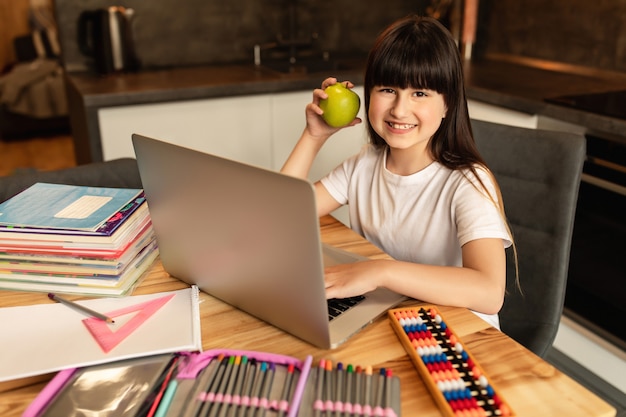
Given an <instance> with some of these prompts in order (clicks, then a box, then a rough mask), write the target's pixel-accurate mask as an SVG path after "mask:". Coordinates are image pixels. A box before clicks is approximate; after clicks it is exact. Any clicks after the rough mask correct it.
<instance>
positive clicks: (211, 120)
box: [98, 87, 367, 224]
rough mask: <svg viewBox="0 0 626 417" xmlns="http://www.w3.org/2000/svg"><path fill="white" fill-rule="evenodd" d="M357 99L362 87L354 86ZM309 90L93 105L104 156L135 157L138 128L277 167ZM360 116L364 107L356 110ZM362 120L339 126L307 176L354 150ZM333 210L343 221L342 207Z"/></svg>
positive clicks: (362, 132) (360, 140) (294, 136)
mask: <svg viewBox="0 0 626 417" xmlns="http://www.w3.org/2000/svg"><path fill="white" fill-rule="evenodd" d="M354 90H355V91H356V93H357V94H359V96H360V97H361V100H363V87H355V89H354ZM312 94H313V93H312V91H296V92H288V93H279V94H260V95H249V96H241V97H228V98H214V99H205V100H193V101H181V102H167V103H157V104H139V105H132V106H121V107H109V108H103V109H100V110H99V111H98V120H99V124H100V136H101V141H102V154H103V158H104V160H105V161H107V160H111V159H116V158H122V157H133V158H134V157H135V153H134V151H133V147H132V142H131V135H132V134H133V133H139V134H143V135H146V136H151V137H154V138H157V139H161V140H164V141H167V142H171V143H175V144H177V145H181V146H185V147H188V148H191V149H195V150H198V151H202V152H208V153H212V154H215V155H219V156H223V157H226V158H230V159H234V160H237V161H241V162H245V163H248V164H252V165H257V166H261V167H263V168H269V169H273V170H276V171H278V170H280V168H281V167H282V165H283V164H284V162H285V160H286V159H287V157H288V156H289V153H290V152H291V150H292V149H293V147H294V145H295V144H296V141H297V140H298V139H299V138H300V135H301V133H302V130H303V129H304V126H305V123H306V121H305V116H304V110H305V106H306V105H307V103H309V102H310V101H311V99H312ZM359 117H361V118H362V119H363V120H365V118H364V111H363V109H361V110H360V111H359ZM366 138H367V132H366V128H365V123H362V124H360V125H358V126H354V127H350V128H346V129H343V130H342V131H340V132H338V133H337V134H335V135H334V136H333V137H332V138H331V139H330V140H329V141H328V142H327V143H326V144H325V146H324V147H323V148H322V150H321V151H320V154H319V155H318V157H317V159H316V160H315V163H314V165H313V167H312V168H311V175H310V176H309V179H310V180H311V181H316V180H318V179H320V178H321V177H322V176H323V175H325V174H326V173H328V172H329V171H330V170H332V169H333V168H335V167H336V166H337V165H339V164H340V163H341V162H342V161H343V160H344V159H346V158H347V157H349V156H351V155H353V154H355V153H357V152H358V151H359V149H360V148H361V147H362V146H363V144H365V143H366V141H367V139H366ZM333 215H335V217H337V218H338V219H339V220H340V221H342V222H344V223H345V224H348V212H347V208H341V209H339V210H338V211H336V212H334V213H333Z"/></svg>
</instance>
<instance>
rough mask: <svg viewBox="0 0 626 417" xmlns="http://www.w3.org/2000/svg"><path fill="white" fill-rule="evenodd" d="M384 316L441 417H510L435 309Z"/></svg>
mask: <svg viewBox="0 0 626 417" xmlns="http://www.w3.org/2000/svg"><path fill="white" fill-rule="evenodd" d="M388 316H389V319H390V321H391V325H392V327H393V329H394V330H395V332H396V334H397V335H398V338H399V339H400V341H401V343H402V345H403V346H404V348H405V350H406V351H407V353H408V354H409V356H410V358H411V360H412V361H413V363H414V365H415V367H416V368H417V370H418V371H419V373H420V375H421V376H422V379H423V380H424V383H425V384H426V386H427V388H428V389H429V390H430V392H431V394H432V395H433V397H434V399H435V401H436V402H437V405H438V406H439V408H440V409H441V411H442V413H443V414H444V415H445V416H448V417H456V416H459V415H463V416H465V415H467V416H470V415H471V416H474V415H475V416H485V417H492V416H513V412H512V410H511V408H510V407H509V405H508V404H507V403H506V402H505V401H504V400H503V399H502V397H501V396H500V394H499V391H497V390H496V389H495V387H494V385H493V383H492V382H491V381H489V380H488V378H487V376H486V374H485V372H484V371H483V370H482V368H481V367H480V366H479V364H478V362H477V361H476V360H475V359H474V357H472V355H471V354H470V352H469V351H468V350H467V348H466V346H465V345H464V344H463V342H462V341H461V339H460V338H459V337H458V336H457V335H456V334H455V333H454V331H453V330H452V329H451V328H450V327H449V326H448V325H447V324H446V321H445V320H444V318H443V316H442V315H441V314H440V313H439V311H438V310H437V308H436V307H433V306H423V307H416V308H397V309H392V310H389V311H388Z"/></svg>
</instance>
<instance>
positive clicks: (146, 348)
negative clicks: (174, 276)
mask: <svg viewBox="0 0 626 417" xmlns="http://www.w3.org/2000/svg"><path fill="white" fill-rule="evenodd" d="M168 294H175V296H174V297H172V298H171V299H170V300H169V301H168V302H167V303H165V304H164V305H163V306H162V307H160V308H159V309H158V310H157V311H156V312H155V313H154V314H152V315H151V316H150V317H148V318H147V319H146V320H145V322H143V324H141V325H140V326H139V327H137V329H135V330H134V331H133V332H132V333H131V334H130V335H129V336H128V337H126V338H125V339H124V340H123V341H121V342H120V343H119V344H118V345H117V346H115V348H114V349H112V350H111V351H110V352H109V353H105V352H104V351H103V350H102V348H101V347H100V345H99V344H98V343H97V341H96V340H95V339H94V337H93V336H92V334H91V333H90V332H89V330H88V329H87V327H86V326H85V325H84V323H83V320H84V319H85V318H86V316H85V315H84V314H83V313H81V312H79V311H77V310H75V309H73V308H70V307H68V306H66V305H63V304H60V303H55V302H50V303H46V304H38V305H33V306H25V307H6V308H0V382H3V381H8V380H12V379H18V378H24V377H29V376H33V375H40V374H45V373H49V372H56V371H59V370H61V369H64V368H72V367H80V366H85V365H93V364H97V363H104V362H111V361H115V360H120V359H127V358H133V357H139V356H147V355H153V354H159V353H168V352H176V351H182V350H191V351H194V350H198V351H199V350H202V341H201V330H200V311H199V306H198V300H199V295H198V288H197V287H195V286H194V287H192V288H187V289H184V290H178V291H172V292H167V293H155V294H149V295H138V296H131V297H125V298H101V299H93V300H87V301H79V303H80V304H83V305H85V306H87V307H89V308H91V309H93V310H95V311H98V312H100V313H103V314H107V312H111V311H116V310H119V309H122V308H124V307H128V306H134V305H137V304H141V303H144V302H146V301H148V300H153V299H157V298H161V297H163V296H165V295H168ZM131 318H132V315H131V314H129V315H128V317H126V316H123V317H119V318H116V323H115V324H112V325H110V326H123V325H124V323H125V322H127V321H128V320H130V319H131ZM113 329H114V328H113Z"/></svg>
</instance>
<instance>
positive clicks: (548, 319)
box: [472, 120, 586, 357]
mask: <svg viewBox="0 0 626 417" xmlns="http://www.w3.org/2000/svg"><path fill="white" fill-rule="evenodd" d="M472 128H473V131H474V137H475V139H476V143H477V145H478V149H479V150H480V152H481V154H482V155H483V157H484V158H485V160H486V162H487V164H488V165H489V167H490V168H491V170H492V171H493V173H494V175H495V176H496V179H497V181H498V183H499V185H500V188H501V190H502V198H503V200H504V208H505V211H506V215H507V219H508V221H509V225H510V227H511V230H512V233H513V238H514V240H515V244H516V247H517V253H518V265H519V280H520V285H521V291H520V290H519V289H518V287H517V285H516V282H515V263H514V258H513V250H512V249H509V250H508V251H507V285H506V288H507V294H506V297H505V301H504V306H503V307H502V310H501V311H500V326H501V329H502V331H503V332H504V333H506V334H507V335H509V336H510V337H512V338H513V339H515V340H516V341H518V342H519V343H521V344H522V345H524V346H525V347H527V348H528V349H529V350H531V351H533V352H534V353H536V354H537V355H539V356H541V357H545V356H546V355H547V353H548V351H549V349H550V348H551V346H552V343H553V342H554V339H555V337H556V333H557V330H558V327H559V323H560V320H561V315H562V312H563V303H564V299H565V289H566V284H567V272H568V265H569V254H570V246H571V238H572V230H573V225H574V214H575V211H576V200H577V197H578V188H579V185H580V178H581V173H582V166H583V162H584V159H585V151H586V146H585V145H586V143H585V138H584V136H583V135H581V134H574V133H565V132H554V131H547V130H534V129H524V128H519V127H511V126H504V125H498V124H494V123H488V122H483V121H478V120H472Z"/></svg>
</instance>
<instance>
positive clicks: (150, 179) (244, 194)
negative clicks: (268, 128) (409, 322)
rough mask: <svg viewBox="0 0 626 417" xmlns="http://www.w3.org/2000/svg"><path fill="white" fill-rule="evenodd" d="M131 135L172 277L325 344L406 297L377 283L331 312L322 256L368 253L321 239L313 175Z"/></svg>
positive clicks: (349, 258) (328, 259)
mask: <svg viewBox="0 0 626 417" xmlns="http://www.w3.org/2000/svg"><path fill="white" fill-rule="evenodd" d="M132 140H133V146H134V148H135V155H136V157H137V162H138V165H139V172H140V175H141V181H142V183H143V187H144V190H145V193H146V198H147V200H148V205H149V209H150V215H151V217H152V223H153V227H154V231H155V234H156V237H157V243H158V245H159V252H160V255H161V261H162V263H163V267H164V268H165V270H166V271H167V272H168V273H169V274H170V275H172V276H174V277H176V278H178V279H181V280H183V281H185V282H187V283H189V284H196V285H198V287H199V288H200V289H201V290H203V291H205V292H206V293H208V294H211V295H213V296H215V297H217V298H219V299H221V300H223V301H225V302H226V303H229V304H231V305H233V306H235V307H237V308H239V309H241V310H243V311H246V312H247V313H249V314H252V315H254V316H256V317H258V318H260V319H262V320H264V321H266V322H268V323H271V324H272V325H274V326H276V327H278V328H280V329H282V330H284V331H286V332H288V333H290V334H292V335H294V336H297V337H299V338H301V339H303V340H305V341H307V342H309V343H311V344H313V345H315V346H318V347H321V348H325V349H328V348H334V347H336V346H338V345H340V344H341V343H342V342H344V341H346V340H347V339H348V338H349V337H350V336H352V335H354V334H355V333H356V332H358V331H359V330H360V329H362V328H363V327H364V326H366V325H367V324H369V323H371V322H372V321H373V320H374V319H376V318H377V317H379V316H380V315H382V314H383V313H385V311H386V310H387V309H389V308H391V307H393V306H395V305H397V304H398V303H399V302H400V301H402V300H403V299H405V297H403V296H400V295H398V294H396V293H394V292H391V291H389V290H386V289H378V290H376V291H374V292H371V293H368V294H366V295H365V297H364V299H363V300H360V301H359V302H358V303H356V305H355V306H353V307H352V308H349V309H347V311H345V312H343V313H342V314H341V315H339V316H337V317H335V318H334V319H332V320H330V319H329V311H330V310H333V311H335V309H334V308H332V309H331V308H330V307H329V305H328V303H327V300H326V297H325V292H324V263H326V265H328V264H332V263H337V262H340V263H345V262H355V261H359V260H362V259H364V258H362V257H359V256H358V255H354V254H351V253H349V252H346V251H343V250H340V249H338V248H332V247H329V246H326V245H322V244H321V241H320V233H319V219H318V217H317V211H316V204H315V192H314V187H313V186H312V184H311V183H310V182H308V181H305V180H302V179H297V178H293V177H290V176H286V175H283V174H280V173H278V172H274V171H270V170H266V169H263V168H258V167H254V166H250V165H246V164H243V163H240V162H236V161H232V160H228V159H224V158H221V157H217V156H214V155H210V154H206V153H202V152H198V151H194V150H191V149H187V148H183V147H180V146H176V145H173V144H170V143H167V142H163V141H160V140H156V139H152V138H148V137H145V136H141V135H137V134H134V135H133V137H132ZM340 309H341V310H343V307H341V308H340Z"/></svg>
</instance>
